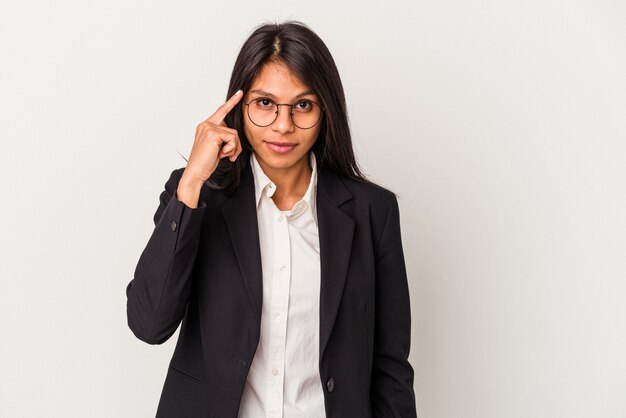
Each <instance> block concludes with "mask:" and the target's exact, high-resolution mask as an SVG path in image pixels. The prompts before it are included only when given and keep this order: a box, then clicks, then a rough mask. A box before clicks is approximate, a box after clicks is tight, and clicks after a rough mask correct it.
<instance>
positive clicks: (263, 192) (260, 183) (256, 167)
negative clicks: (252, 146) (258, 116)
mask: <svg viewBox="0 0 626 418" xmlns="http://www.w3.org/2000/svg"><path fill="white" fill-rule="evenodd" d="M309 164H310V165H311V169H312V172H311V180H310V181H309V187H308V189H307V190H306V192H305V193H304V196H302V199H301V200H300V201H299V202H297V203H296V204H295V205H294V207H293V209H292V211H290V213H288V214H287V215H288V216H290V215H292V216H296V215H297V214H299V213H300V212H302V210H301V209H300V207H302V206H304V207H305V208H306V206H309V207H310V208H311V211H312V213H313V219H314V220H315V223H316V224H317V213H316V201H315V197H316V191H317V161H316V159H315V154H314V153H313V152H312V151H309ZM250 165H251V166H252V172H253V175H254V189H255V198H256V207H257V208H258V207H259V202H260V201H261V197H263V196H267V197H268V198H271V197H272V196H273V195H274V192H275V191H276V184H275V183H274V182H273V181H272V180H270V179H269V177H267V175H266V174H265V172H264V171H263V169H262V168H261V165H260V164H259V161H258V160H257V158H256V154H255V153H254V152H252V155H251V156H250Z"/></svg>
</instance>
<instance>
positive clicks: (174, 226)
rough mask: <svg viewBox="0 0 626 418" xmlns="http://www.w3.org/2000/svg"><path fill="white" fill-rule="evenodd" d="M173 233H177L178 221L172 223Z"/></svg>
mask: <svg viewBox="0 0 626 418" xmlns="http://www.w3.org/2000/svg"><path fill="white" fill-rule="evenodd" d="M172 231H176V221H172Z"/></svg>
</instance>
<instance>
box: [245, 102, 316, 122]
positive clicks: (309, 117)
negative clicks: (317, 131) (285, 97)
mask: <svg viewBox="0 0 626 418" xmlns="http://www.w3.org/2000/svg"><path fill="white" fill-rule="evenodd" d="M244 106H248V117H249V118H250V120H251V121H252V123H254V124H255V125H256V126H259V127H261V128H265V127H266V126H270V125H271V124H272V123H274V121H275V120H276V119H277V118H278V106H289V107H290V108H291V111H290V112H289V115H290V116H291V121H292V122H293V124H294V125H296V126H297V127H298V128H300V129H311V128H312V127H314V126H315V125H317V123H318V122H319V121H320V119H322V114H323V112H324V108H323V107H322V106H321V105H320V104H319V103H316V102H314V101H312V100H308V99H303V100H299V101H298V102H297V103H294V104H286V103H274V102H273V101H272V100H271V99H268V98H265V97H261V98H258V99H253V100H250V101H249V102H248V103H244Z"/></svg>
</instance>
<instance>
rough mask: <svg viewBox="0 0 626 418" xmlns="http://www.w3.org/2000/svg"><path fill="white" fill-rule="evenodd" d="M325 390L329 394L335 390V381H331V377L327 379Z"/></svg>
mask: <svg viewBox="0 0 626 418" xmlns="http://www.w3.org/2000/svg"><path fill="white" fill-rule="evenodd" d="M326 388H327V389H328V391H329V392H332V391H333V390H335V379H333V378H332V377H331V378H330V379H328V382H326Z"/></svg>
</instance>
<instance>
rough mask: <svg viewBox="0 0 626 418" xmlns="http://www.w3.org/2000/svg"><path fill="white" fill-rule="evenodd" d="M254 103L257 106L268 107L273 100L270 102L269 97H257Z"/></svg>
mask: <svg viewBox="0 0 626 418" xmlns="http://www.w3.org/2000/svg"><path fill="white" fill-rule="evenodd" d="M256 104H257V105H258V106H259V107H270V106H273V105H274V102H272V101H271V100H270V99H257V101H256Z"/></svg>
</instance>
